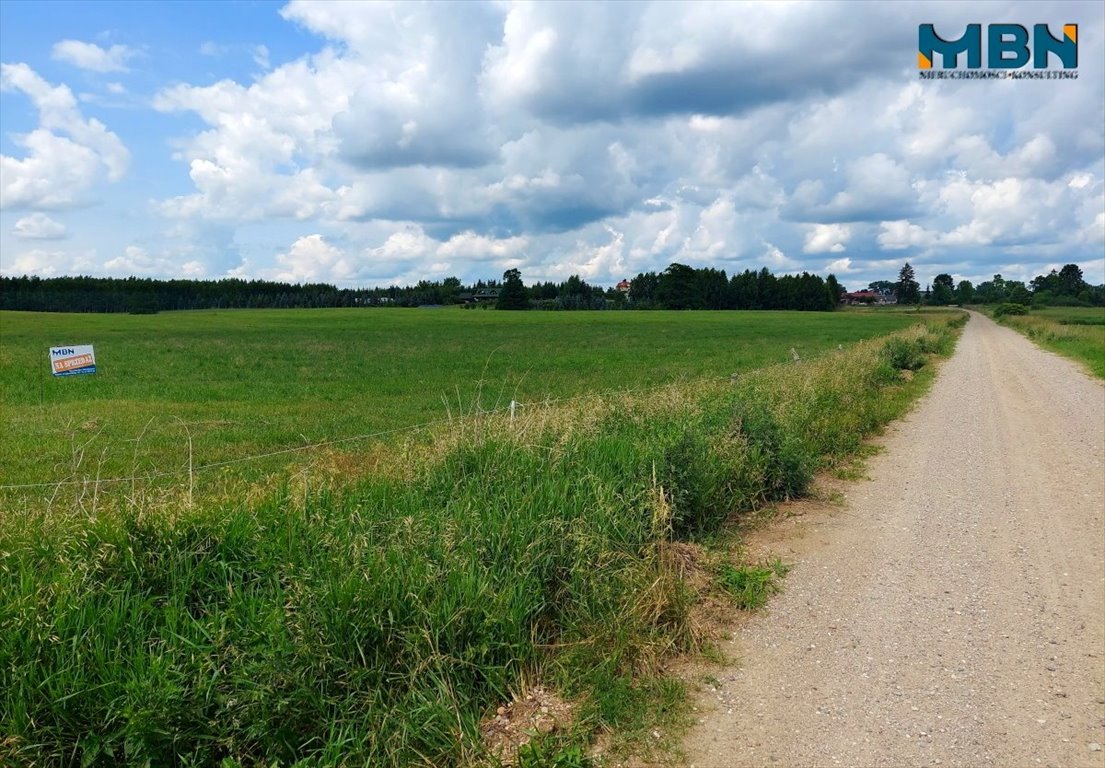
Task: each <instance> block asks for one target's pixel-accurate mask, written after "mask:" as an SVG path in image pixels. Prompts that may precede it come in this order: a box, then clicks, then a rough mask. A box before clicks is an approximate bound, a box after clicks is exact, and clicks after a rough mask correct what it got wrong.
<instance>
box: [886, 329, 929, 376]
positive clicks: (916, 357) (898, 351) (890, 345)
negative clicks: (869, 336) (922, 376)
mask: <svg viewBox="0 0 1105 768" xmlns="http://www.w3.org/2000/svg"><path fill="white" fill-rule="evenodd" d="M882 355H883V358H884V359H885V360H886V361H887V362H888V363H889V364H890V365H891V366H892V367H893V368H895V369H896V370H899V371H916V370H920V369H921V368H923V367H924V365H925V353H924V348H923V347H922V345H921V342H920V341H919V340H918V339H907V338H902V337H900V336H896V337H894V338H891V339H888V340H887V342H886V344H885V345H884V346H883V350H882Z"/></svg>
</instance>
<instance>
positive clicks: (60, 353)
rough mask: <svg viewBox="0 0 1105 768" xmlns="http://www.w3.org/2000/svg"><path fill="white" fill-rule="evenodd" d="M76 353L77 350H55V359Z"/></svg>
mask: <svg viewBox="0 0 1105 768" xmlns="http://www.w3.org/2000/svg"><path fill="white" fill-rule="evenodd" d="M76 351H77V350H75V349H55V350H53V352H54V357H61V356H63V355H71V354H73V353H74V352H76Z"/></svg>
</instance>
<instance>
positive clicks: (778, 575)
mask: <svg viewBox="0 0 1105 768" xmlns="http://www.w3.org/2000/svg"><path fill="white" fill-rule="evenodd" d="M789 570H790V567H789V566H787V565H785V564H784V563H783V562H782V561H781V560H775V561H774V562H772V563H769V564H768V565H765V566H758V565H741V566H735V565H733V564H731V563H723V564H722V566H721V569H720V571H719V573H718V582H719V583H720V584H721V588H722V589H723V590H724V591H725V592H727V593H728V594H729V596H730V597H731V598H732V599H733V603H734V604H735V605H736V606H737V607H738V608H741V609H743V610H746V611H754V610H756V609H757V608H762V607H763V606H764V605H766V604H767V600H768V598H769V597H771V596H772V595H774V594H775V593H777V592H778V591H779V590H780V589H782V585H781V584H780V583H779V580H780V579H782V578H783V577H784V576H786V575H787V571H789Z"/></svg>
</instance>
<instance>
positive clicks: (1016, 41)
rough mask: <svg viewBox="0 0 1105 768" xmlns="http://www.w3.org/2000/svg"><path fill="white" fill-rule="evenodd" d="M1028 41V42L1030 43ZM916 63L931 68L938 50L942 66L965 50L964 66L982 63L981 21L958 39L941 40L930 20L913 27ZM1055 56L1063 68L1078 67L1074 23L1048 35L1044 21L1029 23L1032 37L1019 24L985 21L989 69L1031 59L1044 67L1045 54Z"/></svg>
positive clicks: (977, 66) (956, 59) (953, 65)
mask: <svg viewBox="0 0 1105 768" xmlns="http://www.w3.org/2000/svg"><path fill="white" fill-rule="evenodd" d="M1030 43H1031V45H1030ZM917 48H918V49H919V50H918V52H917V66H918V68H920V69H931V68H932V65H933V62H934V61H935V58H936V54H938V53H939V54H940V55H941V56H942V57H943V59H942V64H943V68H944V69H955V68H956V67H957V66H958V64H959V54H961V53H964V52H965V53H966V54H967V68H968V69H980V68H981V67H982V25H981V24H968V25H967V31H966V32H964V33H963V36H962V37H960V38H959V39H958V40H945V39H944V38H942V37H940V35H938V34H936V29H935V28H934V27H933V25H932V24H922V25H920V26H919V27H918V28H917ZM1052 53H1054V54H1055V55H1056V56H1058V57H1059V61H1060V62H1061V63H1062V65H1063V69H1077V68H1078V25H1077V24H1064V25H1063V34H1062V36H1061V37H1059V38H1055V37H1052V35H1051V31H1050V30H1049V29H1048V28H1047V24H1033V25H1032V39H1031V40H1029V37H1028V30H1027V29H1025V28H1024V26H1023V25H1021V24H987V25H986V66H987V67H989V68H990V69H1020V68H1021V67H1023V66H1024V65H1026V64H1028V62H1029V60H1030V59H1031V60H1032V68H1033V69H1047V64H1048V55H1049V54H1052Z"/></svg>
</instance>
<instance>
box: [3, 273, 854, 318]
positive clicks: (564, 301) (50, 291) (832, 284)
mask: <svg viewBox="0 0 1105 768" xmlns="http://www.w3.org/2000/svg"><path fill="white" fill-rule="evenodd" d="M628 282H629V286H628V290H619V289H618V288H616V287H610V288H603V287H601V286H597V285H591V284H589V283H588V282H587V281H585V280H584V279H583V278H581V277H579V276H578V275H572V276H571V277H569V278H568V279H567V280H564V281H561V282H552V281H545V282H538V283H534V284H533V285H530V286H526V285H525V284H523V282H522V277H521V273H520V272H519V271H518V270H516V269H511V270H507V271H506V273H504V275H503V279H502V280H501V281H499V280H478V281H476V282H475V283H471V284H464V283H462V282H461V280H460V279H459V278H457V277H446V278H444V279H443V280H421V281H419V282H418V283H417V284H415V285H411V286H403V287H400V286H389V287H386V288H358V289H350V288H337V287H335V286H333V285H329V284H327V283H307V284H289V283H280V282H271V281H266V280H242V279H238V278H226V279H222V280H155V279H152V278H138V277H127V278H116V277H86V276H80V277H37V276H27V275H24V276H22V277H5V276H0V309H5V310H24V311H37V312H130V313H134V314H145V313H152V312H159V311H163V310H165V311H168V310H187V309H255V308H267V309H293V308H318V307H361V306H396V307H417V306H426V305H450V304H470V305H473V306H476V305H480V304H482V305H483V306H497V307H499V308H501V309H544V310H597V309H603V310H605V309H629V308H632V309H797V310H817V311H824V310H830V309H833V308H834V307H835V306H836V305H837V304H838V303H839V301H840V297H841V296H842V295H843V292H844V289H843V287H842V286H841V285H840V284H839V283H838V282H837V280H836V278H835V277H834V276H832V275H829V277H828V279H822V278H821V277H820V276H818V275H811V274H809V273H805V272H803V273H802V274H801V275H781V276H775V275H773V274H772V273H771V272H770V271H769V270H768V269H766V268H764V269H761V270H759V271H758V272H757V271H752V270H746V271H745V272H742V273H740V274H735V275H733V276H732V278H729V277H727V276H726V274H725V272H724V270H719V269H712V268H701V269H695V268H693V267H689V266H687V265H684V264H672V265H670V266H669V267H668V268H667V269H665V270H664V271H663V272H659V273H656V272H645V273H641V274H638V275H637V276H636V277H634V278H633V279H632V280H630V281H628ZM622 287H623V289H624V288H625V285H624V283H623V284H622Z"/></svg>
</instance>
